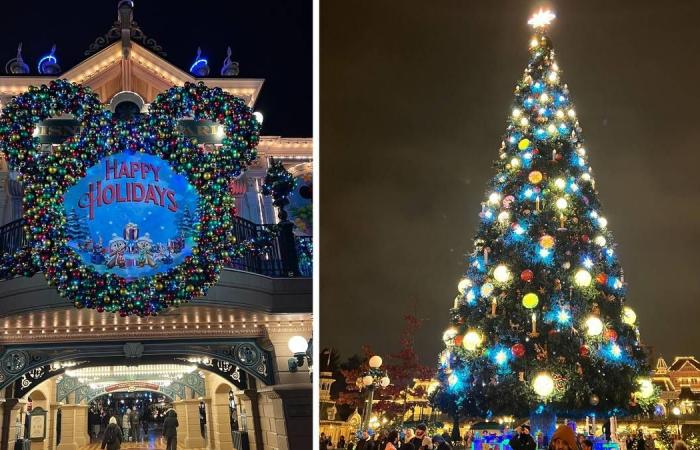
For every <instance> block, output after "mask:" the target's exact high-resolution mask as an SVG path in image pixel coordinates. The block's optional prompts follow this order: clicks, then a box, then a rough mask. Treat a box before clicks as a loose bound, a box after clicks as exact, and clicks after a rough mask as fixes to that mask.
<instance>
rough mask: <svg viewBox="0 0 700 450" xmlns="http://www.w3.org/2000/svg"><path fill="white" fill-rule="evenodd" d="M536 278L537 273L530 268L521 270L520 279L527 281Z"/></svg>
mask: <svg viewBox="0 0 700 450" xmlns="http://www.w3.org/2000/svg"><path fill="white" fill-rule="evenodd" d="M533 278H535V274H534V273H533V272H532V270H530V269H525V270H523V271H522V272H520V279H521V280H523V281H526V282H528V283H529V282H530V281H532V279H533Z"/></svg>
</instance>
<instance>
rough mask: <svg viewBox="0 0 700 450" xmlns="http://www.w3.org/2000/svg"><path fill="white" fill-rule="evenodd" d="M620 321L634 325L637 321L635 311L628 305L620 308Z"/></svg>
mask: <svg viewBox="0 0 700 450" xmlns="http://www.w3.org/2000/svg"><path fill="white" fill-rule="evenodd" d="M622 321H623V322H624V323H626V324H627V325H634V323H635V322H636V321H637V313H635V312H634V310H633V309H632V308H630V307H629V306H625V307H624V308H622Z"/></svg>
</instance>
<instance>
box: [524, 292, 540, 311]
mask: <svg viewBox="0 0 700 450" xmlns="http://www.w3.org/2000/svg"><path fill="white" fill-rule="evenodd" d="M539 302H540V298H539V297H538V296H537V294H535V293H534V292H530V293H527V294H525V295H523V306H524V307H526V308H527V309H532V308H534V307H535V306H537V304H538V303H539Z"/></svg>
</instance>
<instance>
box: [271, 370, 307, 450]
mask: <svg viewBox="0 0 700 450" xmlns="http://www.w3.org/2000/svg"><path fill="white" fill-rule="evenodd" d="M258 394H259V395H260V397H259V401H258V403H259V405H260V424H261V427H262V434H263V443H264V448H265V450H268V449H270V450H286V449H296V448H300V449H301V448H312V447H313V445H312V439H311V430H312V426H313V413H312V406H311V403H312V401H311V399H312V396H313V395H312V387H311V383H302V384H286V385H279V386H278V385H276V386H269V387H264V388H261V389H259V391H258Z"/></svg>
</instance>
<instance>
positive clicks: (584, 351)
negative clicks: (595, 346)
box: [578, 344, 591, 358]
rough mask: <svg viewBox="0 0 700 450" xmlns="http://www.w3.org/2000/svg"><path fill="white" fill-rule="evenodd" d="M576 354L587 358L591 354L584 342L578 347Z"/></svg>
mask: <svg viewBox="0 0 700 450" xmlns="http://www.w3.org/2000/svg"><path fill="white" fill-rule="evenodd" d="M578 354H579V355H581V357H582V358H588V357H589V356H591V349H590V347H588V346H587V345H585V344H584V345H582V346H581V347H579V348H578Z"/></svg>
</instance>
